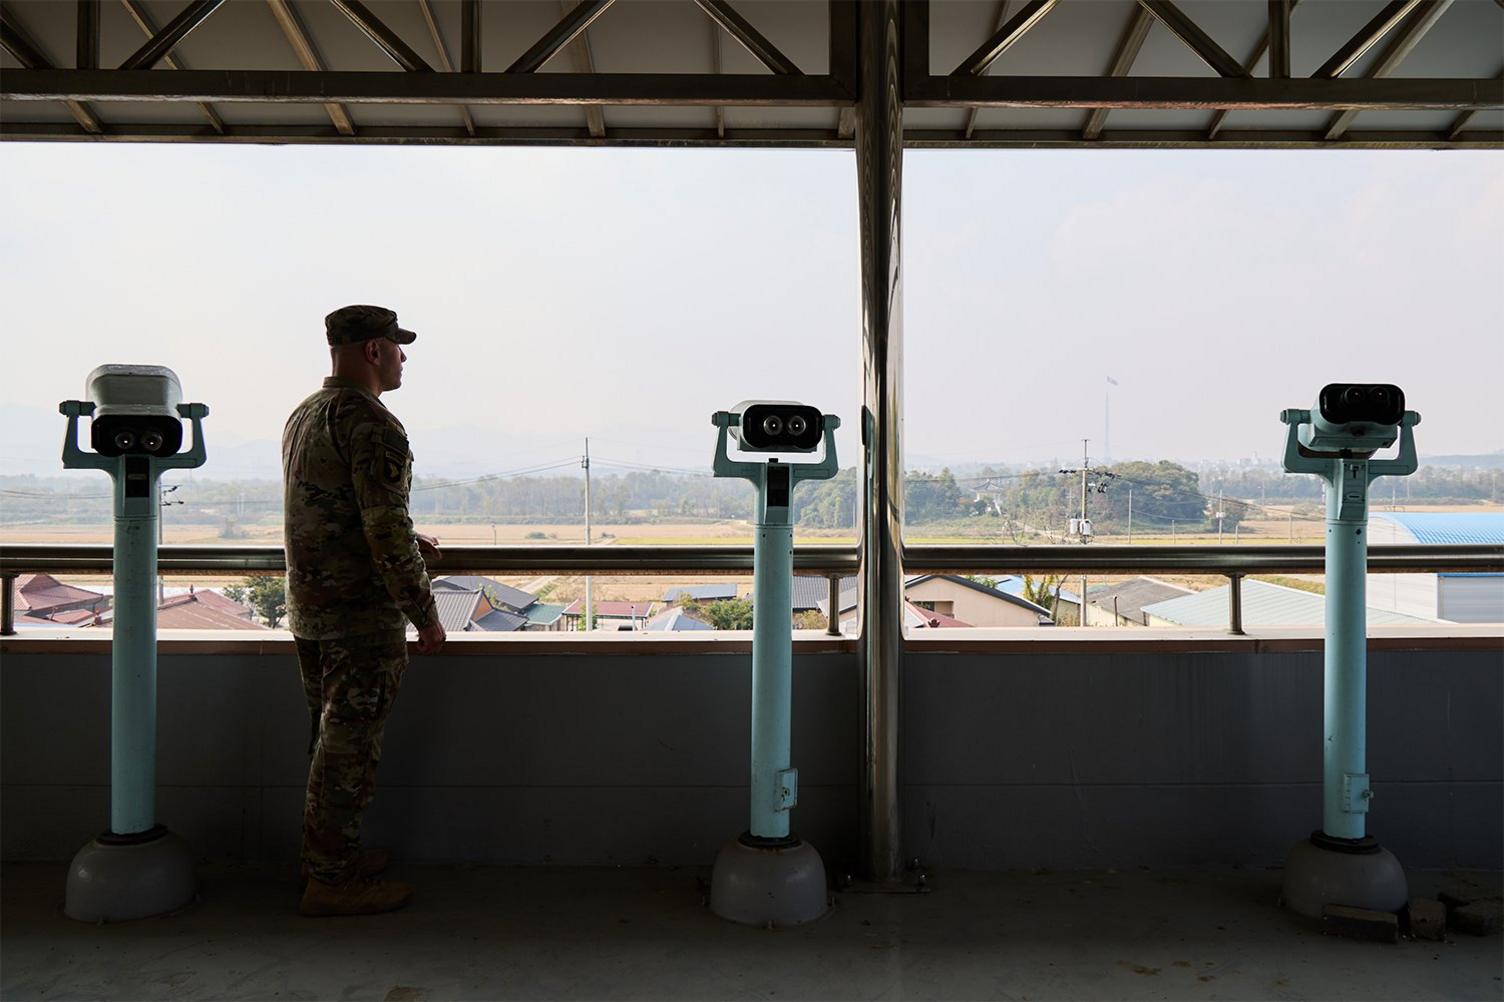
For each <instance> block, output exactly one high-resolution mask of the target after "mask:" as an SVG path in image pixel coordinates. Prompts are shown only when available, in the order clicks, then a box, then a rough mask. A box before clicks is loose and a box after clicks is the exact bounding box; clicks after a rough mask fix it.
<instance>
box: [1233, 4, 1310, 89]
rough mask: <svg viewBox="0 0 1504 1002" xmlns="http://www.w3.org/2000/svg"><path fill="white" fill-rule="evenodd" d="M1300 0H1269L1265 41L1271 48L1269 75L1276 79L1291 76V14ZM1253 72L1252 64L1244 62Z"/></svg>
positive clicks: (1285, 78) (1286, 78)
mask: <svg viewBox="0 0 1504 1002" xmlns="http://www.w3.org/2000/svg"><path fill="white" fill-rule="evenodd" d="M1298 2H1299V0H1269V27H1268V29H1266V30H1265V32H1264V41H1265V43H1266V44H1267V45H1268V48H1269V76H1270V77H1271V78H1272V79H1275V80H1288V79H1289V78H1290V15H1291V14H1293V13H1294V12H1295V4H1296V3H1298ZM1244 66H1245V67H1247V68H1248V70H1249V71H1250V72H1251V71H1252V70H1253V67H1252V66H1248V64H1246V63H1245V64H1244Z"/></svg>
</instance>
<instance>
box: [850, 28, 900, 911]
mask: <svg viewBox="0 0 1504 1002" xmlns="http://www.w3.org/2000/svg"><path fill="white" fill-rule="evenodd" d="M899 18H900V11H899V4H898V2H897V0H872V2H868V3H863V4H860V5H858V8H857V23H858V39H859V43H858V47H857V51H858V55H857V58H858V61H859V69H858V86H859V93H858V101H857V106H856V165H857V197H858V200H859V202H860V227H861V245H862V384H863V386H862V389H863V404H864V406H863V410H862V444H863V446H864V449H863V459H862V509H861V511H862V514H861V535H862V542H861V548H860V562H861V572H860V573H861V578H860V582H861V596H862V602H861V637H860V640H859V643H858V647H859V649H860V651H861V660H862V666H863V671H864V675H865V692H866V746H865V756H864V760H863V772H864V783H863V790H862V801H861V830H862V845H861V856H860V867H861V870H862V876H863V877H864V878H865V879H867V880H872V881H879V882H882V881H892V880H896V879H897V878H898V876H899V871H900V866H901V852H900V848H901V847H900V842H899V834H900V833H899V814H898V697H899V681H900V679H899V673H900V667H901V663H902V658H903V616H902V602H903V449H902V440H901V433H902V430H903V422H902V416H901V414H900V413H899V404H900V401H901V400H902V396H903V394H902V387H903V267H902V256H901V253H900V251H901V242H900V232H899V224H900V217H901V213H900V207H901V193H902V187H903V104H902V99H901V96H900V95H901V89H900V69H899V67H900V62H899V60H900V51H899V38H900V25H899Z"/></svg>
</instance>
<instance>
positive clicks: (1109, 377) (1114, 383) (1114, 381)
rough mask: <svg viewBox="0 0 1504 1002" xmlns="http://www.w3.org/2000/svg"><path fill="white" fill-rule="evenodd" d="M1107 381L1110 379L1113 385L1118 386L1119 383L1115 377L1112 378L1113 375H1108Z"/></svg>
mask: <svg viewBox="0 0 1504 1002" xmlns="http://www.w3.org/2000/svg"><path fill="white" fill-rule="evenodd" d="M1107 381H1108V382H1109V383H1111V384H1112V385H1113V386H1116V385H1118V381H1117V380H1116V379H1113V378H1112V377H1111V376H1108V377H1107Z"/></svg>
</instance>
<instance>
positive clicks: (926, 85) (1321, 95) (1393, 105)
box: [0, 76, 1504, 111]
mask: <svg viewBox="0 0 1504 1002" xmlns="http://www.w3.org/2000/svg"><path fill="white" fill-rule="evenodd" d="M4 86H6V85H5V84H4V82H3V81H0V87H4ZM906 90H907V92H908V93H907V94H906V96H905V101H906V102H907V103H908V104H909V105H911V106H913V107H916V108H971V107H981V108H1182V109H1201V110H1209V109H1215V108H1228V109H1233V110H1249V111H1254V110H1266V109H1276V108H1279V109H1306V110H1317V111H1320V110H1325V109H1354V110H1360V111H1361V110H1380V109H1387V110H1407V109H1428V108H1437V109H1442V110H1451V111H1465V110H1467V109H1471V108H1498V107H1504V82H1501V81H1498V80H1461V79H1452V78H1446V79H1421V78H1405V79H1396V80H1381V79H1360V80H1346V79H1339V80H1305V79H1293V80H1267V79H1256V78H1251V77H1244V78H1237V79H1234V78H1225V77H1223V78H1218V77H1205V78H1202V77H1120V78H1115V77H1057V76H1049V77H1010V76H992V77H969V76H951V77H929V78H924V79H920V80H917V81H914V82H911V83H910V84H908V85H907V87H906Z"/></svg>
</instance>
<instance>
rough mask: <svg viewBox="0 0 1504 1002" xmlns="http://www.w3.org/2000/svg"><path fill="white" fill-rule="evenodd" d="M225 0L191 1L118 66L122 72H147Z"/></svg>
mask: <svg viewBox="0 0 1504 1002" xmlns="http://www.w3.org/2000/svg"><path fill="white" fill-rule="evenodd" d="M224 2H225V0H193V2H192V3H190V4H188V6H186V7H184V8H183V9H182V10H180V11H179V12H178V16H177V17H175V18H173V19H172V20H171V21H168V22H167V27H165V28H163V29H162V30H161V31H159V32H157V33H156V34H155V35H153V36H152V37H151V38H149V39H147V40H146V44H145V45H143V46H141V48H139V49H137V50H136V51H135V52H134V53H132V54H131V57H130V58H129V59H127V60H126V61H125V62H123V63H121V64H120V68H121V69H122V70H149V69H151V68H152V67H153V66H155V65H157V64H158V63H160V62H161V61H162V60H163V58H165V57H166V55H167V54H168V53H169V52H171V51H172V50H173V49H174V48H176V47H177V44H178V43H179V42H181V41H182V40H183V39H185V38H187V37H188V33H189V32H191V31H192V30H193V29H194V28H197V27H198V26H199V25H201V24H203V23H204V21H205V20H207V19H208V17H209V15H210V14H213V13H214V12H215V11H216V10H218V9H219V8H220V5H221V4H223V3H224Z"/></svg>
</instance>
